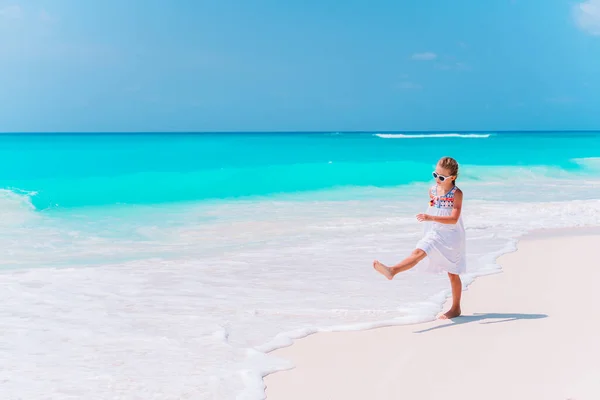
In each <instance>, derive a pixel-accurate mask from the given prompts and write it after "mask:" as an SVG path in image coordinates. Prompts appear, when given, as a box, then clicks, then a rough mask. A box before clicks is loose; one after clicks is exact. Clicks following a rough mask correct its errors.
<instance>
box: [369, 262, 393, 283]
mask: <svg viewBox="0 0 600 400" xmlns="http://www.w3.org/2000/svg"><path fill="white" fill-rule="evenodd" d="M373 268H375V270H376V271H377V272H379V273H380V274H381V275H383V276H385V277H386V278H388V279H389V280H391V279H392V278H393V277H394V275H393V274H392V271H391V270H390V268H389V267H387V266H385V265H383V264H382V263H380V262H379V261H377V260H375V261H373Z"/></svg>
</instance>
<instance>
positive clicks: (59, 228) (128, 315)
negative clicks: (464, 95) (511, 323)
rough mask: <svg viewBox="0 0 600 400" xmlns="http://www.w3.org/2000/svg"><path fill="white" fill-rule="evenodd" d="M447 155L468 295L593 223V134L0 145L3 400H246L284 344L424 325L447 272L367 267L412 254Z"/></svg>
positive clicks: (238, 136)
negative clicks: (538, 241) (519, 256)
mask: <svg viewBox="0 0 600 400" xmlns="http://www.w3.org/2000/svg"><path fill="white" fill-rule="evenodd" d="M446 155H449V156H452V157H455V158H456V159H457V160H458V161H459V163H460V176H459V179H458V181H457V183H458V186H459V187H460V188H461V189H462V190H463V192H464V196H465V200H464V206H463V219H464V222H465V226H466V231H467V261H468V266H467V269H468V272H467V274H466V275H465V276H464V277H463V281H464V283H465V286H467V285H468V284H469V283H471V282H472V281H473V280H474V279H475V278H476V277H478V276H481V275H486V274H492V273H497V272H499V271H500V267H499V266H498V265H497V264H496V263H495V260H496V258H497V257H498V256H499V255H501V254H504V253H506V252H509V251H513V250H515V248H516V247H515V246H516V243H517V240H518V238H519V237H521V236H522V235H523V234H525V233H527V232H530V231H533V230H537V229H544V228H563V227H580V226H597V225H599V224H600V132H510V133H508V132H507V133H502V132H500V133H496V132H478V133H452V132H447V133H394V132H363V133H344V132H323V133H235V134H234V133H227V134H225V133H223V134H208V133H207V134H175V133H173V134H160V133H147V134H142V133H140V134H20V135H18V134H4V135H0V205H1V206H0V248H1V249H2V256H1V257H0V271H1V275H0V282H1V285H2V289H3V290H2V291H0V320H1V321H2V329H1V330H0V337H1V338H2V340H0V381H1V382H2V393H3V397H4V398H11V399H12V398H20V399H42V398H51V399H87V400H93V399H107V398H111V399H144V400H149V399H161V400H165V399H215V400H228V399H251V400H255V399H262V398H264V386H263V383H262V376H264V375H265V374H268V373H271V372H274V371H277V370H279V369H285V368H290V367H291V364H289V362H288V361H286V360H281V359H277V358H275V357H273V356H269V355H268V354H266V353H267V352H268V351H269V350H271V349H274V348H277V347H280V346H285V345H288V344H290V343H291V342H292V340H293V339H294V338H299V337H302V336H305V335H307V334H310V333H313V332H317V331H327V330H351V329H363V328H370V327H375V326H385V325H395V324H406V323H415V322H424V321H429V320H431V319H433V318H434V317H435V315H436V314H437V313H438V312H439V311H440V310H441V307H442V304H443V302H444V300H445V299H446V298H447V296H449V295H450V291H449V289H450V287H449V283H448V279H447V277H445V276H442V275H431V274H428V273H426V272H423V271H421V270H420V269H419V267H418V266H417V267H416V268H414V269H413V270H411V271H408V272H406V273H404V274H400V275H398V276H397V277H396V278H395V279H394V280H393V281H391V282H389V281H387V280H385V279H383V278H382V277H381V275H379V274H378V273H376V272H375V271H374V270H373V268H372V261H373V259H376V258H377V259H380V260H381V261H382V262H386V263H394V262H396V261H399V260H401V259H402V258H404V257H405V256H406V255H407V254H408V253H409V252H410V251H411V250H412V249H413V248H414V245H415V243H416V242H417V241H418V239H419V238H420V235H421V232H422V226H420V225H419V223H418V222H417V221H416V218H415V215H416V214H417V213H420V212H423V211H424V210H425V209H426V208H427V204H428V200H429V198H428V194H427V190H428V188H429V187H430V185H431V184H433V181H432V177H431V172H432V170H433V168H434V166H435V163H436V161H437V160H438V159H439V158H440V157H442V156H446ZM574 262H577V261H576V260H575V261H574ZM566 267H568V266H566ZM567 273H568V272H567ZM507 290H510V288H507ZM533 295H535V294H533ZM465 296H468V289H467V292H466V293H465ZM488 311H489V310H488ZM400 381H401V377H400V378H399V382H400Z"/></svg>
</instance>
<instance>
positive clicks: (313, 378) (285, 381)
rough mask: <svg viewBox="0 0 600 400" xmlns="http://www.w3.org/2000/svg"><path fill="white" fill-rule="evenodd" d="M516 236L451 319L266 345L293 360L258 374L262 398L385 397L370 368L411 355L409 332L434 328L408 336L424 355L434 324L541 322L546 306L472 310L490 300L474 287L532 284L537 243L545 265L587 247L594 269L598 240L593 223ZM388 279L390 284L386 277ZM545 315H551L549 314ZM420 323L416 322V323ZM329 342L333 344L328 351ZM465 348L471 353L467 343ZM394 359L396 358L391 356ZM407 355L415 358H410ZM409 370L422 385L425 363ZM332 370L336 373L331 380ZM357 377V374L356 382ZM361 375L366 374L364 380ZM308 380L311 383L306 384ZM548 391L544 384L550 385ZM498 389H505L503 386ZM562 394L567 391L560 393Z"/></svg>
mask: <svg viewBox="0 0 600 400" xmlns="http://www.w3.org/2000/svg"><path fill="white" fill-rule="evenodd" d="M516 242H517V245H516V250H514V251H507V252H504V253H503V254H501V255H499V256H498V257H496V259H495V262H496V263H497V264H499V265H500V267H501V268H500V270H499V271H498V273H491V274H486V275H481V276H477V277H475V278H474V279H473V280H472V281H470V282H469V283H468V284H466V285H465V287H464V289H463V315H462V316H461V317H459V318H457V319H454V320H451V321H444V320H428V321H425V322H415V323H408V324H406V325H395V326H389V325H388V326H383V327H375V328H367V329H363V330H354V331H330V332H327V331H318V332H316V333H317V334H316V335H315V334H309V335H308V336H304V337H302V338H300V339H296V340H294V341H293V343H292V344H291V345H288V346H285V347H279V348H277V349H275V350H273V351H271V352H270V353H269V356H275V357H277V358H279V359H281V360H285V361H287V362H288V363H292V364H294V367H291V368H288V369H280V370H278V371H276V372H271V373H269V374H267V375H265V376H264V377H263V383H264V385H265V387H266V390H265V395H266V396H267V397H266V398H267V399H268V400H277V399H286V400H287V399H290V400H293V399H301V398H314V399H319V398H323V399H325V398H327V399H331V398H348V399H354V398H356V399H359V398H361V396H363V397H362V398H365V397H364V396H367V397H372V398H388V397H385V396H386V394H385V393H379V392H377V393H375V392H369V391H368V387H371V389H374V388H380V389H381V382H379V381H378V378H377V375H376V374H375V376H373V375H372V372H370V371H373V370H375V371H379V372H380V373H382V372H383V371H380V365H381V364H386V363H391V362H394V357H395V356H390V355H389V354H390V353H393V350H396V349H397V351H398V352H399V353H402V351H403V350H404V351H405V352H406V351H408V352H409V353H410V354H411V355H412V357H410V358H413V357H415V356H416V354H415V350H414V349H410V347H411V346H410V345H407V343H411V342H412V341H414V340H415V338H414V334H415V333H427V332H431V334H428V335H427V336H429V335H432V336H436V337H437V339H441V340H436V341H435V342H431V340H427V339H425V340H422V339H420V338H419V339H416V340H417V341H418V342H423V343H419V345H420V346H421V347H423V348H422V350H423V354H426V355H427V356H428V357H429V358H432V352H431V351H430V347H439V342H443V341H444V338H445V336H446V335H445V334H444V332H439V331H446V330H447V329H442V328H446V327H447V326H457V328H453V330H455V329H458V330H459V331H461V330H464V331H465V332H464V333H465V336H470V335H471V334H474V333H475V331H476V330H477V329H478V328H477V327H475V328H473V326H477V325H482V326H492V327H493V328H494V329H492V330H490V331H491V332H492V333H491V335H492V336H494V335H497V334H498V333H497V332H496V331H500V332H504V333H506V334H508V335H510V330H509V331H508V332H507V328H504V327H502V326H501V325H511V324H510V323H506V322H509V321H516V323H515V322H513V323H512V324H513V325H516V324H517V323H518V324H520V325H523V322H532V321H533V322H535V323H536V324H541V326H544V325H545V324H547V322H546V321H545V320H548V319H550V318H549V316H551V314H549V313H548V312H546V313H542V312H529V313H518V312H510V313H509V312H505V313H500V312H487V313H479V314H478V313H473V311H474V308H475V309H476V308H478V307H481V305H482V303H486V302H488V303H489V302H490V301H491V302H492V303H493V302H494V298H495V297H494V296H493V294H489V293H486V294H478V293H480V292H483V291H488V290H489V291H491V292H498V295H499V296H503V295H505V294H506V293H508V294H510V293H511V290H510V289H508V290H507V285H501V282H500V281H506V280H508V281H509V282H512V283H515V282H517V283H520V281H521V280H522V279H523V278H524V277H527V278H528V279H529V280H532V281H533V284H535V282H536V279H538V280H539V279H541V278H540V277H541V276H543V275H544V274H543V268H541V270H540V265H539V264H540V262H535V257H532V252H533V254H534V255H539V254H540V249H541V247H543V248H545V249H546V250H548V249H550V253H552V254H554V256H553V257H550V258H549V259H548V260H546V262H545V265H546V264H548V263H553V262H557V260H559V259H560V260H562V258H564V257H565V254H566V253H569V251H572V250H573V248H578V250H579V252H581V251H583V252H586V251H587V253H585V257H587V259H588V260H590V261H589V262H588V263H585V262H584V264H585V265H584V267H585V268H587V269H586V272H589V273H592V274H593V273H594V271H590V269H591V268H592V266H593V258H592V257H591V255H590V252H592V251H593V250H591V249H593V248H594V247H593V244H594V243H600V227H578V228H559V229H538V230H534V231H531V232H528V233H526V234H523V235H522V236H520V237H518V238H516ZM582 243H586V244H587V250H586V246H583V248H579V247H581V246H582ZM540 246H541V247H540ZM544 246H549V247H544ZM569 249H570V250H569ZM545 257H546V258H548V256H547V254H546V255H545ZM561 257H562V258H561ZM582 257H583V256H582ZM585 257H583V258H582V260H585ZM563 261H565V260H563ZM523 264H526V265H528V268H527V269H524V268H520V269H519V266H523ZM536 274H539V275H536ZM486 276H488V277H490V278H489V279H481V280H480V279H478V278H484V277H486ZM594 276H595V277H596V278H598V279H600V274H595V275H594ZM492 277H495V278H492ZM476 281H477V284H476V285H473V283H475V282H476ZM390 283H391V284H393V281H392V282H390ZM552 283H553V284H557V285H560V281H556V280H554V281H553V282H552ZM481 286H482V287H481ZM503 291H504V292H503ZM516 294H517V293H513V295H516ZM521 295H522V296H521V297H520V302H515V301H514V299H513V300H511V301H512V305H513V308H515V309H518V308H524V309H525V308H528V307H527V299H529V296H530V295H531V294H530V293H525V294H521ZM528 295H529V296H528ZM490 296H491V297H490ZM533 296H536V294H533ZM590 296H592V294H590ZM542 297H543V295H542ZM490 298H491V300H490ZM509 300H510V299H509ZM530 301H531V299H530ZM449 302H450V299H448V298H446V301H445V302H444V306H443V307H444V309H445V308H447V306H448V303H449ZM509 302H510V301H509ZM473 303H474V304H473ZM591 303H593V304H590V305H589V307H591V310H588V311H592V312H593V309H595V308H594V307H593V306H594V305H595V303H594V302H591ZM597 305H600V304H597ZM496 306H497V307H496V308H498V306H500V307H501V306H502V304H500V305H496ZM489 320H491V321H489ZM552 321H553V322H554V321H556V320H555V319H552ZM554 323H556V322H554ZM563 325H564V324H563ZM563 325H561V326H560V328H561V329H563V328H565V326H563ZM421 327H422V328H424V329H420V328H421ZM567 327H568V325H567ZM509 328H510V326H509ZM532 328H535V329H534V330H535V331H537V329H539V328H537V326H534V327H532ZM433 331H435V332H436V333H435V334H434V333H433ZM494 332H496V333H494ZM451 334H452V332H451ZM452 336H454V335H452ZM391 337H394V341H393V342H392V344H393V346H394V347H393V348H392V349H390V348H388V347H387V346H385V345H382V344H381V339H382V338H387V339H389V338H391ZM400 337H401V339H400ZM488 339H491V338H488ZM511 339H512V340H513V341H514V340H517V341H518V339H515V338H514V337H513V338H511ZM474 340H476V341H477V340H479V341H482V340H483V341H485V340H486V339H485V337H484V339H481V338H480V337H478V336H477V335H475V336H474ZM398 342H400V343H398ZM428 342H430V343H428ZM402 345H404V346H405V348H402ZM450 348H452V347H450ZM332 349H335V351H334V350H332ZM365 349H367V350H368V351H367V352H365ZM463 351H465V352H467V353H469V349H468V348H467V349H463ZM470 351H471V353H472V349H471V350H470ZM354 353H356V357H362V360H360V361H361V362H360V363H357V362H356V361H355V360H353V359H352V358H353V357H350V356H344V355H343V354H354ZM369 353H371V354H369ZM598 353H599V354H598V356H600V349H599V350H598ZM433 354H435V353H433ZM471 355H472V354H471ZM515 356H516V357H517V356H518V355H515ZM433 360H437V357H435V356H433ZM395 361H396V362H397V361H398V360H395ZM413 361H418V359H417V360H413ZM438 361H439V360H438ZM480 361H481V360H480ZM357 364H358V365H357ZM367 366H369V367H367ZM467 367H468V366H467ZM471 367H473V366H471ZM590 368H591V369H592V370H593V369H594V368H592V367H590ZM341 371H342V372H341ZM406 372H407V371H404V373H402V372H401V371H398V376H402V375H404V376H406V375H407V374H406ZM597 372H600V371H597ZM415 373H416V372H415ZM416 375H417V376H413V377H411V378H410V379H407V381H410V382H413V383H414V382H421V384H422V385H424V386H423V387H426V386H427V385H426V382H425V381H424V380H423V379H424V378H425V379H428V378H429V377H430V372H429V371H427V369H424V370H422V371H420V375H419V374H418V373H416ZM598 375H600V374H598ZM594 376H596V375H594ZM348 377H351V378H348ZM339 378H343V379H341V380H339ZM431 378H432V379H437V378H438V377H437V376H435V377H431ZM365 379H366V380H365ZM402 381H403V380H398V381H397V382H396V383H395V384H394V385H401V384H402ZM360 382H363V384H362V386H361V383H360ZM365 382H367V383H365ZM368 382H370V384H369V383H368ZM393 382H394V380H392V381H390V382H388V383H390V384H391V383H393ZM589 384H591V383H590V382H588V386H589ZM357 386H358V387H357ZM592 386H594V385H592ZM311 388H313V389H315V388H318V389H316V390H311ZM390 388H393V385H391V386H390ZM336 389H337V391H336ZM346 389H348V390H346ZM595 389H598V390H597V391H595V392H594V393H596V394H598V395H600V387H595ZM595 389H594V390H595ZM365 390H367V391H365ZM358 393H361V396H359V395H358ZM390 393H393V394H394V396H396V397H393V396H392V397H389V398H400V396H409V398H430V397H414V396H420V395H422V394H423V393H421V392H418V391H417V392H406V393H405V392H403V391H402V390H400V391H397V390H396V391H394V390H392V391H391V392H390ZM548 393H552V392H551V391H550V392H548ZM438 395H442V392H440V393H439V394H438ZM443 395H444V396H445V397H446V398H448V399H454V398H455V397H452V396H450V397H448V394H447V393H446V394H443ZM504 395H507V394H506V393H505V394H504ZM588 395H589V392H588ZM381 396H383V397H381ZM410 396H412V397H410ZM461 396H462V397H461ZM461 396H458V397H456V398H457V399H458V398H461V399H464V398H465V397H464V396H465V394H464V393H462V394H461ZM431 398H437V397H431ZM467 398H470V397H467ZM474 398H475V397H474ZM494 398H496V397H494ZM498 398H501V397H498ZM531 398H538V397H535V395H534V397H531ZM548 398H551V397H548ZM552 398H554V397H552ZM557 398H560V397H557ZM564 398H565V399H567V398H568V397H564ZM574 398H575V397H574ZM582 398H588V397H582Z"/></svg>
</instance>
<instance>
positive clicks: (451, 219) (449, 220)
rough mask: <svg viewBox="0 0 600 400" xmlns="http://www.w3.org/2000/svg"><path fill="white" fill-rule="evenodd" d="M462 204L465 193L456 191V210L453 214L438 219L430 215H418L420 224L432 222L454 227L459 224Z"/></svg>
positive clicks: (454, 209)
mask: <svg viewBox="0 0 600 400" xmlns="http://www.w3.org/2000/svg"><path fill="white" fill-rule="evenodd" d="M462 202H463V193H462V191H461V190H460V189H456V192H455V193H454V208H453V209H452V214H450V215H448V216H447V217H446V216H443V217H441V216H440V217H438V216H435V215H429V214H419V215H417V219H418V220H419V222H423V221H431V222H438V223H440V224H449V225H454V224H456V223H457V222H458V219H459V218H460V212H461V210H462Z"/></svg>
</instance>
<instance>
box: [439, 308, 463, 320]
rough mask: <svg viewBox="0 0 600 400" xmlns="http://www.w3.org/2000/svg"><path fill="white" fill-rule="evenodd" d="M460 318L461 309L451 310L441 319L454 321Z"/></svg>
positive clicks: (441, 316) (440, 317)
mask: <svg viewBox="0 0 600 400" xmlns="http://www.w3.org/2000/svg"><path fill="white" fill-rule="evenodd" d="M459 316H460V308H451V309H449V310H448V311H447V312H445V313H444V314H442V315H440V316H439V317H438V318H439V319H452V318H456V317H459Z"/></svg>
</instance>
